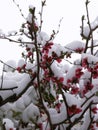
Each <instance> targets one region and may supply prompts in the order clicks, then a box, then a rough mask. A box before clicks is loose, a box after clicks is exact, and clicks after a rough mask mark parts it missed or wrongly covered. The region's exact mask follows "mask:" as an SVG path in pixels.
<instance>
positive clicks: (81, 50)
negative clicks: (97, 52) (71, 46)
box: [75, 47, 84, 53]
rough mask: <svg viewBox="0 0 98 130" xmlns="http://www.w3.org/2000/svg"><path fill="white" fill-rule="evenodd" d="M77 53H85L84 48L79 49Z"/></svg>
mask: <svg viewBox="0 0 98 130" xmlns="http://www.w3.org/2000/svg"><path fill="white" fill-rule="evenodd" d="M75 51H76V52H77V53H82V52H83V51H84V48H83V47H82V48H77V49H76V50H75Z"/></svg>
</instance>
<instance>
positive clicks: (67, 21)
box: [0, 0, 98, 61]
mask: <svg viewBox="0 0 98 130" xmlns="http://www.w3.org/2000/svg"><path fill="white" fill-rule="evenodd" d="M12 1H13V0H0V29H3V30H4V31H11V30H17V29H18V28H19V27H20V26H21V24H22V22H23V21H24V20H23V18H22V17H21V15H20V12H19V10H18V9H17V7H16V6H15V4H14V3H13V2H12ZM16 1H17V3H19V4H20V7H21V9H22V10H23V13H24V15H25V16H27V13H28V5H30V4H33V5H36V6H37V13H38V12H39V10H40V1H41V0H16ZM90 1H91V3H90V7H89V8H90V17H91V20H93V19H95V17H96V16H98V14H97V13H98V0H90ZM83 14H85V0H47V6H46V7H45V10H44V14H43V15H44V16H43V21H44V23H43V31H45V32H47V33H48V34H51V32H52V30H56V29H57V28H58V24H59V20H60V19H61V18H62V17H63V21H62V23H61V27H60V33H59V34H58V35H57V37H56V39H55V42H57V43H61V44H66V43H69V42H71V41H74V40H80V39H81V38H80V36H79V32H80V25H81V16H82V15H83ZM20 52H21V48H19V47H18V45H17V46H16V44H15V43H14V44H13V43H10V44H9V43H8V41H4V40H0V59H1V60H4V61H7V60H9V59H15V60H17V59H19V58H20V56H21V54H20Z"/></svg>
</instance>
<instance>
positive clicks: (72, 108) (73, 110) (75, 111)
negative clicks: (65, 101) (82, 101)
mask: <svg viewBox="0 0 98 130" xmlns="http://www.w3.org/2000/svg"><path fill="white" fill-rule="evenodd" d="M81 111H82V110H81V109H80V108H77V105H72V106H70V107H69V108H68V113H69V115H72V114H79V113H80V112H81Z"/></svg>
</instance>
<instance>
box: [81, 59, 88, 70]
mask: <svg viewBox="0 0 98 130" xmlns="http://www.w3.org/2000/svg"><path fill="white" fill-rule="evenodd" d="M82 67H84V68H87V67H88V59H87V57H86V58H84V59H82Z"/></svg>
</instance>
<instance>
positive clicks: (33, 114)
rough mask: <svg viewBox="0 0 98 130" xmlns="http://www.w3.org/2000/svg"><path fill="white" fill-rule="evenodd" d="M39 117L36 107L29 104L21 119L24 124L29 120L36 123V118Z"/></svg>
mask: <svg viewBox="0 0 98 130" xmlns="http://www.w3.org/2000/svg"><path fill="white" fill-rule="evenodd" d="M39 116H40V112H39V109H38V107H37V106H35V105H34V104H33V103H31V104H30V105H29V106H28V107H27V108H26V109H25V110H24V111H23V114H22V119H23V121H24V122H29V120H30V119H31V120H34V121H36V120H37V118H38V117H39Z"/></svg>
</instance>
